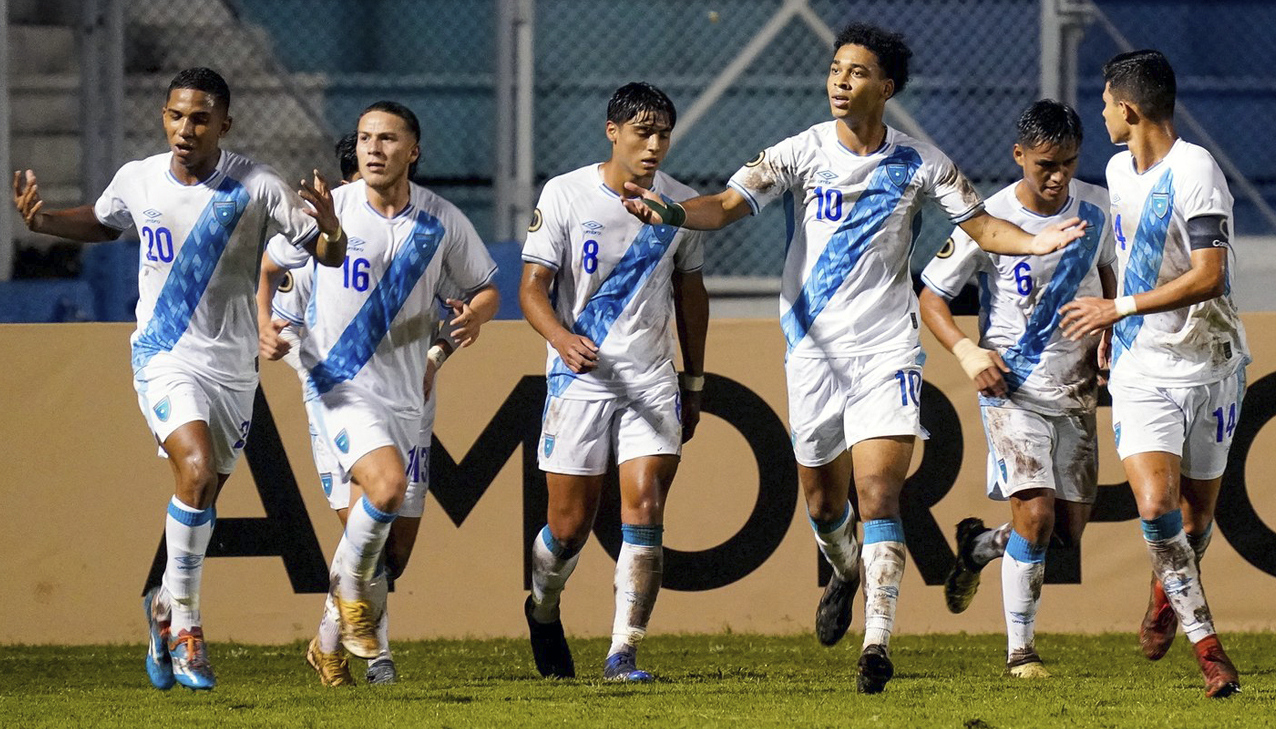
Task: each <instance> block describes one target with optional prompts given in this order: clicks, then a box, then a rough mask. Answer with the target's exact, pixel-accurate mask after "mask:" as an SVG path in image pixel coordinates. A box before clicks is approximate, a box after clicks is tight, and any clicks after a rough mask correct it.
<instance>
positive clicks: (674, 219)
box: [642, 197, 687, 228]
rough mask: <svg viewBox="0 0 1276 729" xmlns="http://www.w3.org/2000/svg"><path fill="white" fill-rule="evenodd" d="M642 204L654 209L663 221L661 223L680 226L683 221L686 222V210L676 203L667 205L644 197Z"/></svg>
mask: <svg viewBox="0 0 1276 729" xmlns="http://www.w3.org/2000/svg"><path fill="white" fill-rule="evenodd" d="M642 204H643V205H646V206H647V207H649V208H651V209H652V210H654V211H656V214H657V215H659V216H660V219H661V220H663V221H664V223H663V225H672V226H673V227H675V228H680V227H682V224H683V223H685V222H687V211H686V209H685V208H683V207H682V205H679V204H678V203H669V204H668V205H665V204H664V203H660V202H656V201H655V200H648V199H647V198H645V197H644V198H643V199H642Z"/></svg>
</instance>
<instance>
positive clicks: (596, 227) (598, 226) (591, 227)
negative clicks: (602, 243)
mask: <svg viewBox="0 0 1276 729" xmlns="http://www.w3.org/2000/svg"><path fill="white" fill-rule="evenodd" d="M581 227H583V228H584V229H585V230H586V231H588V232H590V233H597V232H598V231H600V230H602V229H603V224H602V223H600V222H598V221H596V220H586V221H585V222H583V223H581Z"/></svg>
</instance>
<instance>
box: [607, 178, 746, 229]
mask: <svg viewBox="0 0 1276 729" xmlns="http://www.w3.org/2000/svg"><path fill="white" fill-rule="evenodd" d="M625 190H626V191H628V192H631V193H633V194H634V195H637V197H632V198H625V200H624V201H623V202H624V205H625V209H626V210H628V211H629V212H630V213H631V214H632V215H633V216H634V217H636V218H638V219H639V220H641V221H642V222H644V223H647V224H648V225H672V226H674V227H675V228H691V229H692V230H718V229H719V228H725V227H727V226H728V225H730V224H732V223H734V222H735V221H737V220H739V219H740V218H743V217H745V216H747V215H748V214H749V213H750V212H752V211H751V210H750V208H749V203H748V202H747V201H746V200H745V199H744V195H741V194H740V193H739V192H737V191H735V190H733V189H731V188H729V187H728V188H727V189H725V190H723V191H722V192H720V193H718V194H716V195H701V196H700V197H693V198H691V199H690V200H683V201H682V202H675V203H668V204H666V203H665V202H664V200H663V199H661V197H660V196H659V195H657V194H655V193H654V192H652V191H651V190H648V189H647V188H645V187H639V186H638V185H635V184H634V183H632V182H626V183H625Z"/></svg>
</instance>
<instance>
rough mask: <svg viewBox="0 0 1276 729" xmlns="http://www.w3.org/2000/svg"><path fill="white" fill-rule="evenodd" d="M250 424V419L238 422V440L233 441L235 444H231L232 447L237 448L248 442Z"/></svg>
mask: <svg viewBox="0 0 1276 729" xmlns="http://www.w3.org/2000/svg"><path fill="white" fill-rule="evenodd" d="M252 425H253V424H252V421H251V420H245V421H244V422H242V423H240V424H239V440H237V441H235V445H234V446H232V447H233V448H235V449H236V450H238V449H240V448H243V447H244V444H245V443H247V442H248V429H249V428H251V427H252Z"/></svg>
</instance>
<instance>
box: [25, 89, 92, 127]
mask: <svg viewBox="0 0 1276 729" xmlns="http://www.w3.org/2000/svg"><path fill="white" fill-rule="evenodd" d="M9 101H10V103H11V104H12V109H13V111H12V112H11V114H10V118H9V125H10V129H11V130H12V131H13V133H15V134H22V133H40V132H44V133H72V132H78V131H79V130H80V94H79V90H78V89H75V90H67V89H60V88H47V87H46V88H36V87H31V86H27V87H23V88H10V90H9Z"/></svg>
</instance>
